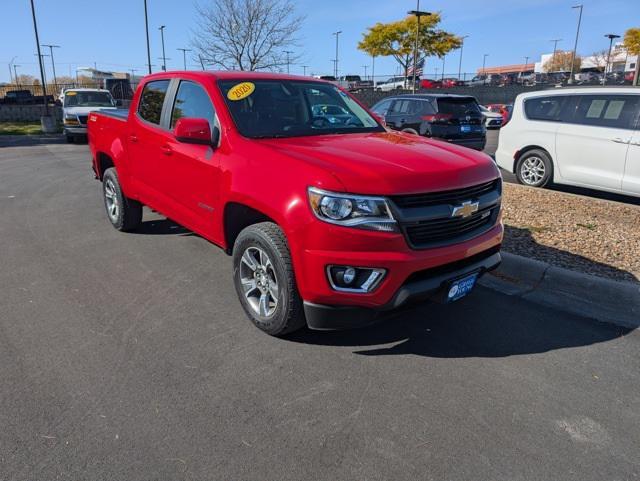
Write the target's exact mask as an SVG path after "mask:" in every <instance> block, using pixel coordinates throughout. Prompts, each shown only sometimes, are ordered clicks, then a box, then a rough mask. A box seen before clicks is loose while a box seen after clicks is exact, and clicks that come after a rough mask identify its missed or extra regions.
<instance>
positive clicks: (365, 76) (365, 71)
mask: <svg viewBox="0 0 640 481" xmlns="http://www.w3.org/2000/svg"><path fill="white" fill-rule="evenodd" d="M368 67H369V66H368V65H363V66H362V68H363V69H364V79H365V80H367V68H368Z"/></svg>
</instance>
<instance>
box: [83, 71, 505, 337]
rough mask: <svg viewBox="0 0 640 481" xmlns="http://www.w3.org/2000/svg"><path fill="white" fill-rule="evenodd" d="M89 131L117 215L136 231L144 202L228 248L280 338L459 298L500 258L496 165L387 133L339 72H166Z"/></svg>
mask: <svg viewBox="0 0 640 481" xmlns="http://www.w3.org/2000/svg"><path fill="white" fill-rule="evenodd" d="M315 105H322V106H327V105H330V106H336V107H339V108H340V109H341V110H342V111H345V112H347V113H348V115H344V116H340V117H336V118H335V119H333V120H331V119H329V118H327V116H324V115H316V114H315V113H314V111H315V110H317V109H315V110H314V106H315ZM88 137H89V146H90V150H91V155H92V159H93V170H94V172H95V174H96V177H97V178H98V179H99V180H101V181H102V192H103V197H104V203H105V207H106V211H107V217H108V219H109V221H110V222H111V223H112V224H113V226H114V227H115V228H116V229H119V230H121V231H129V230H133V229H135V228H136V227H137V226H138V225H139V224H140V222H141V220H142V214H143V211H142V206H143V205H147V206H149V207H150V208H152V209H154V210H156V211H158V212H160V213H162V214H163V215H165V216H167V217H168V218H171V219H172V220H174V221H176V222H178V223H180V224H182V225H184V226H185V227H187V228H188V229H190V230H192V231H194V232H196V233H198V234H199V235H201V236H202V237H204V238H205V239H207V240H209V241H211V242H212V243H214V244H216V245H218V246H220V247H222V248H223V249H225V251H226V252H227V253H228V254H229V255H232V256H233V281H234V284H235V288H236V291H237V293H238V298H239V300H240V303H241V305H242V307H243V308H244V310H245V312H246V313H247V315H248V317H249V318H250V319H251V321H253V323H254V324H255V325H256V326H257V327H258V328H260V329H262V330H263V331H265V332H267V333H269V334H272V335H283V334H286V333H289V332H291V331H293V330H296V329H298V328H300V327H302V326H304V325H305V324H306V325H308V326H309V327H310V328H313V329H342V328H349V327H357V326H362V325H366V324H368V323H371V322H373V321H375V320H377V319H378V318H379V317H380V315H381V314H382V313H384V312H385V311H389V310H391V309H394V308H397V307H399V306H401V305H403V304H405V303H408V302H413V301H422V300H426V299H436V300H442V301H445V302H448V301H454V300H457V299H459V298H460V297H462V296H464V295H466V294H467V293H469V291H470V290H471V289H472V288H473V286H474V284H475V282H476V280H477V279H478V277H479V276H481V275H482V274H484V273H485V272H487V271H489V270H491V269H493V268H495V267H497V265H498V264H499V263H500V253H499V249H500V244H501V241H502V235H503V227H502V222H501V194H502V183H501V178H500V174H499V172H498V169H497V167H496V166H495V164H494V162H493V161H492V160H491V159H490V158H489V157H488V156H486V155H485V154H482V153H479V152H475V151H473V150H471V149H467V148H464V147H459V146H455V145H450V144H448V143H444V142H440V141H437V140H432V139H426V138H422V137H419V136H415V135H410V134H406V133H402V132H390V131H387V130H385V128H384V127H383V126H382V125H381V123H380V122H379V121H378V119H377V118H376V117H375V116H373V115H372V114H371V113H369V111H368V110H367V109H366V108H364V107H363V106H362V105H361V104H360V103H358V101H357V100H355V99H354V98H352V97H351V96H350V95H349V94H348V93H347V92H345V91H344V90H342V89H340V88H339V87H338V86H336V85H334V84H332V83H329V82H325V81H321V80H315V79H309V78H305V77H296V76H289V75H277V74H269V73H255V72H162V73H157V74H153V75H149V76H147V77H145V78H144V79H143V80H142V81H141V83H140V85H139V87H138V89H137V91H136V93H135V95H134V98H133V101H132V104H131V107H130V109H129V111H123V110H104V111H100V112H92V113H91V114H90V115H89V121H88Z"/></svg>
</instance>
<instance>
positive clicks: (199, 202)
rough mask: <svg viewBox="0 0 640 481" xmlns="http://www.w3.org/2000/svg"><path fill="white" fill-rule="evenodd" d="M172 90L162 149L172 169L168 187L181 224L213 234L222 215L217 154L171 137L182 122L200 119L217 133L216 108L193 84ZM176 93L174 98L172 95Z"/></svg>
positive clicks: (211, 148)
mask: <svg viewBox="0 0 640 481" xmlns="http://www.w3.org/2000/svg"><path fill="white" fill-rule="evenodd" d="M175 82H176V86H175V89H172V99H171V106H170V108H169V109H168V112H169V113H170V124H169V128H170V130H171V132H172V135H171V136H170V138H169V139H168V140H167V141H166V143H165V145H164V146H163V149H165V150H164V151H163V152H164V154H165V157H167V159H166V162H167V163H169V164H170V165H171V171H172V173H173V181H172V183H171V186H170V187H168V190H169V194H170V195H171V197H172V200H173V202H175V204H177V205H179V206H180V209H181V211H183V212H184V215H185V216H186V219H185V220H184V222H185V223H186V224H187V225H188V226H190V227H192V228H193V229H195V230H198V231H200V232H207V233H212V228H213V227H214V222H215V220H216V219H218V218H219V217H220V215H221V213H220V212H219V208H218V203H219V200H218V192H219V188H218V185H219V175H220V170H219V164H220V162H219V153H218V152H216V147H217V146H215V145H199V144H189V143H182V142H180V141H178V140H177V139H176V138H175V136H174V135H173V129H174V128H175V125H176V122H177V121H178V119H181V118H200V119H206V120H208V121H209V127H210V129H211V131H212V132H213V131H214V129H217V130H218V132H219V131H220V129H219V125H218V120H217V117H216V112H215V108H214V106H213V103H212V101H211V98H210V97H209V95H208V94H207V91H206V90H205V88H204V87H203V86H202V85H200V84H199V83H197V82H195V81H192V80H184V79H183V80H177V79H176V81H175ZM173 92H175V94H173Z"/></svg>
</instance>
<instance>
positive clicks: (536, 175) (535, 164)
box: [516, 149, 553, 187]
mask: <svg viewBox="0 0 640 481" xmlns="http://www.w3.org/2000/svg"><path fill="white" fill-rule="evenodd" d="M552 176H553V164H552V163H551V158H550V157H549V154H547V153H546V152H545V151H543V150H538V149H536V150H530V151H529V152H526V153H524V154H523V155H522V156H521V157H520V158H519V159H518V162H517V163H516V177H517V178H518V182H520V183H521V184H523V185H529V186H531V187H544V186H546V185H548V184H549V183H550V182H551V179H552Z"/></svg>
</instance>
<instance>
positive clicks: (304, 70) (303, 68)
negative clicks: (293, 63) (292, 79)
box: [302, 65, 309, 77]
mask: <svg viewBox="0 0 640 481" xmlns="http://www.w3.org/2000/svg"><path fill="white" fill-rule="evenodd" d="M308 68H309V66H308V65H303V66H302V76H303V77H306V76H307V69H308Z"/></svg>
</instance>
